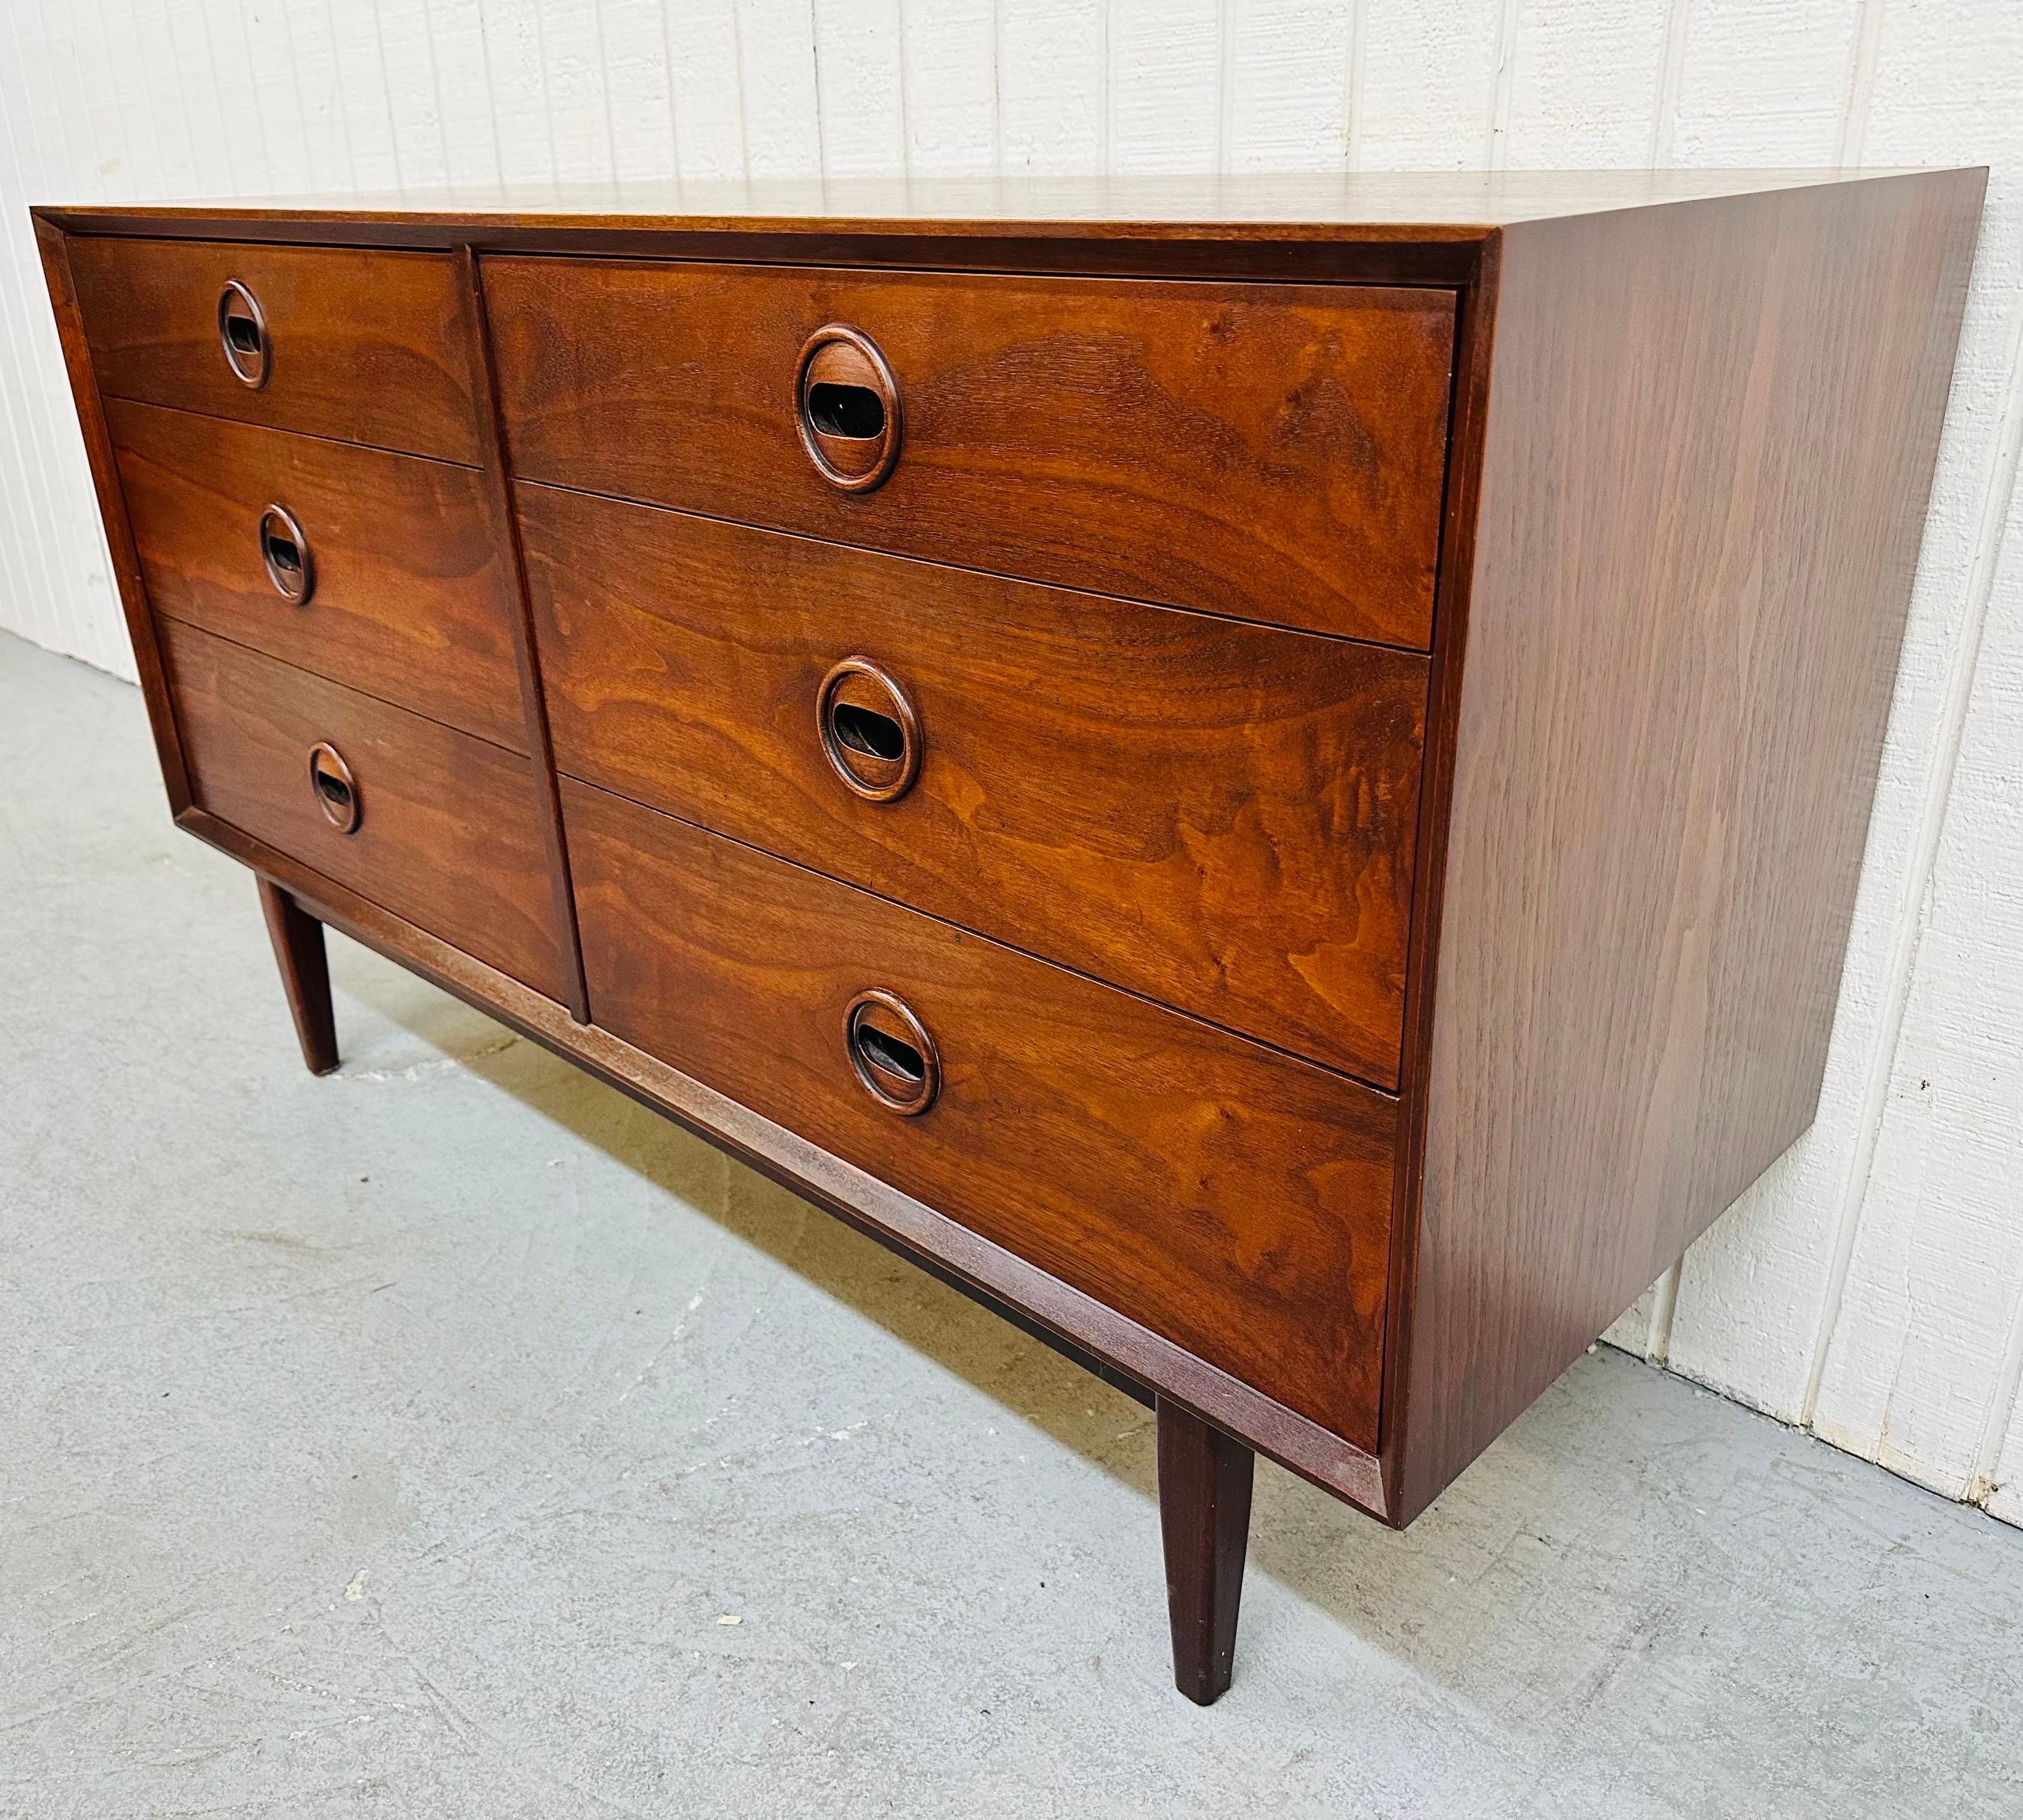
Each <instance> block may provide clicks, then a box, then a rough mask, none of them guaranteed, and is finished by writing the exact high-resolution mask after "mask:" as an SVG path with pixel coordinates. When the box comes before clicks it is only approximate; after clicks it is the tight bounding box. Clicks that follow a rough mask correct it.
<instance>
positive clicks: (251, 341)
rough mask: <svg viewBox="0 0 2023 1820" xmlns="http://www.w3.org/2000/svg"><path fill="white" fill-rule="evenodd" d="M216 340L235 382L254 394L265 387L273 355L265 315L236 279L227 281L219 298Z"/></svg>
mask: <svg viewBox="0 0 2023 1820" xmlns="http://www.w3.org/2000/svg"><path fill="white" fill-rule="evenodd" d="M218 345H219V346H221V347H222V348H223V349H224V350H225V364H226V365H227V366H229V368H231V369H232V374H233V376H234V377H235V378H236V379H238V380H239V381H240V383H242V384H243V385H247V386H251V387H252V388H253V390H254V391H256V392H257V391H258V390H259V389H260V388H261V387H262V386H264V385H265V384H266V383H267V374H268V371H269V368H270V367H271V366H272V365H273V351H274V350H273V339H272V338H271V337H270V336H269V335H268V333H267V317H266V313H265V311H264V310H262V309H261V307H260V300H259V298H257V297H255V296H254V295H253V293H252V292H251V291H249V290H248V289H247V287H245V286H244V285H243V284H240V281H239V280H237V279H236V278H228V279H227V280H225V288H224V289H223V290H222V291H219V292H218Z"/></svg>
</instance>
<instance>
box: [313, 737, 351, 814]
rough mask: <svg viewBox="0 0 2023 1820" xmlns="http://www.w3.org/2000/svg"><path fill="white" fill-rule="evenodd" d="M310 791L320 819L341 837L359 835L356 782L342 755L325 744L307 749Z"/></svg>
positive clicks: (331, 746) (334, 748)
mask: <svg viewBox="0 0 2023 1820" xmlns="http://www.w3.org/2000/svg"><path fill="white" fill-rule="evenodd" d="M309 789H310V790H311V791H312V792H313V793H314V794H315V796H316V807H318V808H319V809H320V810H322V811H323V818H324V820H325V821H326V822H329V824H330V825H331V826H332V827H333V828H335V829H336V830H337V831H338V833H340V834H355V833H357V832H358V818H359V815H360V813H361V811H362V809H363V805H362V804H360V801H359V800H358V780H357V778H354V777H353V775H351V767H350V766H349V765H348V764H346V763H345V762H344V755H343V754H342V753H340V752H339V751H338V749H337V748H336V747H335V746H334V745H329V744H327V742H324V743H319V744H317V745H313V746H311V747H310V748H309Z"/></svg>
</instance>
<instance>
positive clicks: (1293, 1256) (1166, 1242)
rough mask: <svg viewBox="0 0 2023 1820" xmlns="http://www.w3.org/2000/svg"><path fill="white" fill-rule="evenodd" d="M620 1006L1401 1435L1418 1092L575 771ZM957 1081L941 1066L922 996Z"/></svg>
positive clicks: (642, 1039) (690, 1067) (1109, 1286)
mask: <svg viewBox="0 0 2023 1820" xmlns="http://www.w3.org/2000/svg"><path fill="white" fill-rule="evenodd" d="M563 811H564V818H565V822H566V824H567V826H568V829H569V842H570V852H571V857H572V862H573V867H574V870H575V877H576V897H577V905H578V914H579V916H580V920H581V925H582V933H583V961H584V965H585V969H586V971H587V975H588V978H589V983H590V993H591V1010H592V1012H593V1013H594V1016H595V1018H596V1020H597V1022H598V1024H600V1025H602V1027H604V1028H605V1029H607V1030H609V1031H613V1033H614V1034H616V1035H619V1036H620V1037H623V1038H625V1040H626V1041H627V1042H631V1043H634V1044H635V1045H638V1047H639V1048H642V1049H646V1050H647V1051H649V1053H652V1054H653V1055H656V1056H660V1057H661V1058H662V1059H664V1060H666V1061H668V1062H669V1063H671V1064H672V1065H673V1066H675V1067H678V1068H679V1069H681V1070H682V1071H684V1072H685V1073H687V1074H689V1075H693V1076H694V1077H695V1078H697V1079H699V1080H701V1081H703V1082H705V1083H707V1084H708V1085H709V1086H713V1087H715V1088H716V1089H718V1090H719V1091H720V1092H722V1093H726V1094H728V1095H730V1097H732V1098H733V1099H735V1100H740V1101H741V1102H742V1103H743V1104H745V1105H748V1106H749V1107H751V1108H752V1109H753V1110H754V1111H758V1112H760V1113H762V1114H763V1115H765V1116H766V1117H768V1118H771V1119H777V1120H779V1121H780V1122H781V1123H783V1124H786V1125H788V1126H791V1127H792V1129H794V1130H796V1131H799V1132H800V1133H803V1134H805V1135H806V1136H807V1137H810V1138H812V1139H813V1140H814V1141H815V1142H816V1143H818V1144H821V1146H822V1147H823V1148H825V1149H827V1150H829V1151H830V1152H833V1153H834V1154H835V1155H838V1156H840V1157H842V1158H843V1159H845V1160H847V1161H848V1162H851V1163H855V1164H857V1165H858V1166H860V1167H862V1168H864V1169H865V1170H869V1171H870V1172H871V1173H872V1174H874V1175H876V1176H879V1177H882V1178H883V1179H884V1180H885V1181H888V1182H891V1184H893V1185H894V1186H895V1187H897V1188H901V1189H902V1190H903V1191H904V1192H906V1193H908V1194H910V1195H912V1196H914V1197H915V1198H916V1199H920V1200H922V1201H924V1202H926V1203H928V1204H929V1205H931V1206H932V1207H935V1208H937V1209H938V1210H941V1211H942V1212H943V1213H945V1214H948V1215H949V1216H950V1217H951V1218H955V1219H957V1220H960V1221H962V1222H963V1223H964V1225H968V1226H969V1227H970V1228H971V1229H973V1230H974V1231H976V1232H980V1233H982V1235H983V1236H986V1238H989V1239H991V1240H993V1241H995V1242H996V1243H999V1244H1001V1245H1003V1246H1004V1247H1006V1248H1007V1249H1008V1250H1010V1251H1015V1252H1016V1253H1018V1254H1019V1255H1021V1256H1022V1257H1024V1258H1028V1259H1030V1260H1031V1261H1032V1262H1035V1263H1037V1264H1039V1265H1041V1267H1042V1268H1044V1269H1046V1270H1048V1271H1050V1272H1052V1273H1054V1274H1055V1276H1059V1277H1060V1278H1062V1279H1063V1280H1065V1281H1066V1282H1068V1283H1070V1284H1074V1285H1075V1286H1076V1287H1078V1288H1080V1289H1082V1290H1084V1291H1086V1292H1088V1294H1090V1295H1096V1296H1099V1297H1100V1298H1102V1299H1103V1301H1105V1302H1108V1303H1109V1304H1110V1305H1111V1306H1112V1307H1114V1308H1116V1309H1120V1310H1121V1311H1122V1312H1124V1313H1126V1314H1128V1315H1129V1316H1132V1318H1134V1319H1135V1320H1139V1321H1140V1322H1142V1323H1143V1324H1144V1325H1146V1326H1147V1327H1151V1329H1153V1330H1154V1331H1156V1332H1158V1333H1161V1334H1163V1335H1165V1336H1166V1337H1168V1338H1171V1339H1172V1340H1174V1341H1176V1342H1178V1343H1179V1344H1180V1345H1182V1346H1186V1347H1187V1348H1188V1349H1190V1350H1191V1351H1194V1352H1195V1353H1198V1354H1199V1355H1200V1357H1202V1358H1204V1359H1206V1360H1209V1361H1210V1362H1211V1363H1212V1364H1216V1365H1218V1366H1220V1368H1223V1369H1224V1370H1225V1371H1229V1372H1231V1373H1233V1374H1234V1375H1236V1376H1237V1377H1238V1378H1241V1379H1244V1380H1245V1381H1246V1382H1249V1383H1251V1384H1253V1385H1255V1386H1257V1387H1258V1388H1259V1389H1260V1390H1264V1391H1265V1392H1266V1393H1268V1394H1269V1395H1271V1396H1272V1397H1276V1398H1277V1399H1279V1401H1282V1402H1283V1403H1284V1404H1286V1405H1287V1406H1288V1407H1289V1408H1293V1409H1296V1410H1297V1411H1299V1412H1301V1413H1302V1414H1304V1415H1308V1417H1310V1418H1311V1419H1313V1420H1314V1421H1315V1422H1318V1423H1322V1425H1324V1426H1326V1427H1328V1428H1330V1429H1331V1430H1333V1431H1334V1432H1335V1433H1337V1434H1340V1435H1341V1436H1343V1437H1345V1438H1346V1439H1348V1440H1349V1441H1352V1443H1353V1444H1355V1445H1357V1446H1359V1447H1363V1448H1373V1449H1374V1446H1375V1445H1376V1438H1377V1436H1376V1431H1377V1391H1378V1386H1379V1382H1380V1378H1381V1357H1382V1344H1383V1316H1384V1307H1385V1295H1386V1288H1385V1283H1386V1271H1387V1259H1388V1246H1389V1240H1388V1233H1389V1223H1390V1217H1391V1184H1392V1151H1393V1145H1394V1141H1395V1138H1396V1102H1395V1101H1393V1100H1391V1099H1389V1098H1388V1097H1386V1096H1385V1095H1382V1094H1380V1093H1376V1092H1374V1091H1373V1090H1372V1089H1369V1088H1367V1087H1364V1086H1359V1085H1358V1084H1357V1083H1355V1082H1350V1081H1345V1080H1344V1079H1342V1078H1341V1077H1340V1076H1339V1075H1332V1074H1330V1073H1328V1072H1326V1071H1324V1070H1322V1069H1319V1068H1316V1067H1311V1066H1310V1065H1308V1064H1306V1063H1304V1062H1300V1061H1295V1060H1293V1059H1291V1058H1290V1057H1289V1056H1282V1055H1279V1054H1277V1053H1274V1052H1272V1051H1271V1050H1268V1049H1261V1048H1260V1047H1258V1046H1257V1045H1256V1044H1253V1043H1250V1042H1245V1041H1243V1040H1242V1038H1237V1037H1234V1036H1231V1035H1227V1033H1225V1032H1224V1031H1218V1030H1214V1029H1212V1028H1210V1027H1209V1026H1207V1025H1205V1024H1201V1023H1199V1022H1198V1021H1196V1020H1194V1019H1192V1018H1188V1017H1183V1016H1180V1015H1179V1014H1177V1013H1173V1012H1169V1011H1165V1010H1162V1009H1160V1008H1158V1006H1155V1005H1148V1004H1147V1003H1146V1002H1144V1001H1143V1000H1142V999H1139V998H1132V997H1131V996H1129V994H1124V993H1120V992H1118V991H1114V990H1113V989H1111V988H1110V987H1103V986H1099V985H1096V984H1095V983H1092V982H1091V981H1089V980H1084V979H1081V978H1080V977H1078V976H1076V975H1074V974H1071V973H1067V972H1063V971H1061V970H1060V969H1058V968H1054V967H1050V966H1048V965H1044V964H1043V963H1041V962H1040V961H1035V960H1033V959H1031V958H1029V957H1027V956H1026V955H1024V954H1017V953H1015V952H1013V951H1012V950H1010V949H1008V948H1004V947H999V946H998V945H997V944H996V943H992V942H988V941H985V940H983V939H981V938H979V937H978V936H971V935H966V934H964V933H963V932H961V931H960V930H957V929H954V928H949V926H948V925H946V924H943V923H940V922H937V921H934V920H932V919H931V918H929V917H924V916H921V915H920V914H917V913H916V912H914V911H912V910H903V909H901V908H900V907H898V906H897V905H894V904H891V903H886V902H885V901H884V900H883V899H879V898H876V897H872V896H869V895H866V894H865V893H864V892H858V891H854V890H853V889H851V888H850V887H849V886H847V885H844V884H838V883H836V881H833V880H832V879H827V878H823V877H818V876H817V875H816V874H814V873H809V872H806V871H803V870H801V869H800V868H799V867H796V866H790V865H788V864H787V863H786V862H784V861H781V860H777V859H772V858H770V857H769V856H767V855H763V854H761V853H758V852H756V851H753V850H752V848H748V847H744V846H743V845H741V844H738V843H737V842H734V841H730V840H723V839H722V838H720V837H717V836H715V835H712V834H710V833H705V832H704V831H703V830H702V829H697V828H695V827H692V826H690V825H689V824H688V823H686V822H680V821H676V820H675V819H673V818H671V817H668V816H666V815H660V814H658V813H657V812H656V811H653V810H650V809H646V808H642V807H639V806H638V805H637V804H633V803H630V802H627V801H625V800H623V799H622V798H620V797H617V796H612V795H610V794H609V793H606V792H604V791H602V790H598V789H591V788H590V787H588V786H587V785H580V784H575V783H565V785H564V786H563ZM866 991H882V992H885V993H888V994H892V995H893V996H894V998H896V999H898V1001H900V1002H902V1004H903V1005H905V1007H907V1008H909V1009H910V1011H911V1012H912V1013H913V1015H914V1016H916V1018H917V1019H918V1020H919V1024H920V1027H922V1028H923V1029H924V1033H925V1037H926V1038H927V1046H926V1047H924V1048H923V1047H922V1046H921V1045H920V1044H918V1043H915V1044H913V1045H912V1046H913V1048H914V1049H915V1050H916V1053H918V1054H920V1056H922V1058H923V1060H924V1067H923V1068H922V1069H921V1070H920V1072H923V1073H926V1074H928V1075H932V1074H933V1073H934V1072H935V1071H936V1067H937V1064H936V1061H935V1060H927V1057H928V1056H929V1054H930V1052H931V1054H932V1056H934V1057H935V1058H938V1077H939V1080H938V1087H939V1090H938V1093H937V1094H935V1096H934V1097H933V1098H932V1100H931V1104H928V1105H927V1107H926V1108H925V1110H924V1111H920V1112H918V1113H917V1114H916V1115H905V1114H902V1113H901V1112H898V1111H893V1110H891V1109H888V1108H887V1106H886V1105H885V1104H881V1103H880V1101H879V1100H876V1099H875V1098H874V1097H872V1093H871V1092H870V1091H869V1089H867V1087H866V1086H864V1085H862V1084H861V1082H860V1081H859V1079H858V1071H857V1067H858V1065H862V1066H863V1067H865V1068H866V1069H867V1071H869V1072H870V1073H871V1075H872V1078H873V1079H875V1080H876V1081H878V1082H880V1085H881V1088H882V1089H883V1090H886V1091H887V1092H888V1093H894V1094H895V1097H902V1098H903V1097H907V1096H908V1095H909V1094H910V1093H913V1092H914V1091H916V1089H914V1088H913V1086H912V1083H911V1081H910V1079H909V1067H905V1066H902V1067H900V1068H898V1069H897V1070H896V1071H894V1070H889V1069H888V1070H886V1071H880V1070H879V1067H878V1064H877V1061H876V1057H877V1056H880V1055H881V1054H882V1055H883V1056H885V1057H886V1058H887V1060H900V1061H902V1062H903V1061H904V1059H905V1056H904V1051H903V1050H902V1049H897V1048H896V1047H895V1045H894V1042H893V1041H892V1039H893V1038H894V1036H895V1035H896V1036H897V1037H898V1038H899V1041H900V1042H905V1041H906V1033H905V1027H904V1024H903V1019H902V1016H901V1015H900V1014H899V1013H897V1012H896V1011H894V1010H893V1009H891V1008H889V1007H885V1006H882V1005H874V1006H872V1007H870V1008H869V1017H870V1019H871V1020H872V1034H871V1035H870V1036H869V1038H865V1042H864V1044H863V1045H862V1049H863V1052H864V1053H863V1056H862V1057H861V1058H860V1064H854V1063H853V1058H852V1055H851V1048H850V1044H849V1041H848V1038H847V1035H846V1032H847V1027H848V1024H849V1021H850V1011H851V1005H852V1003H853V1002H854V1001H856V1000H857V999H858V998H859V995H860V994H864V993H865V992H866Z"/></svg>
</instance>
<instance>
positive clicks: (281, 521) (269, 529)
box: [260, 506, 316, 606]
mask: <svg viewBox="0 0 2023 1820" xmlns="http://www.w3.org/2000/svg"><path fill="white" fill-rule="evenodd" d="M260 561H261V562H262V565H263V566H265V569H266V571H267V579H268V580H269V581H271V582H273V584H274V591H275V592H276V594H278V595H280V597H281V598H282V599H284V600H287V601H292V602H294V604H295V605H296V606H306V605H307V604H308V602H309V596H310V595H312V594H313V593H314V592H315V591H316V559H315V558H313V556H311V555H309V539H308V538H306V537H305V536H303V535H302V526H301V525H298V524H297V523H296V522H295V515H294V513H293V512H291V511H289V510H288V508H287V507H286V506H269V507H268V508H267V509H266V511H264V512H262V514H261V515H260Z"/></svg>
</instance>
